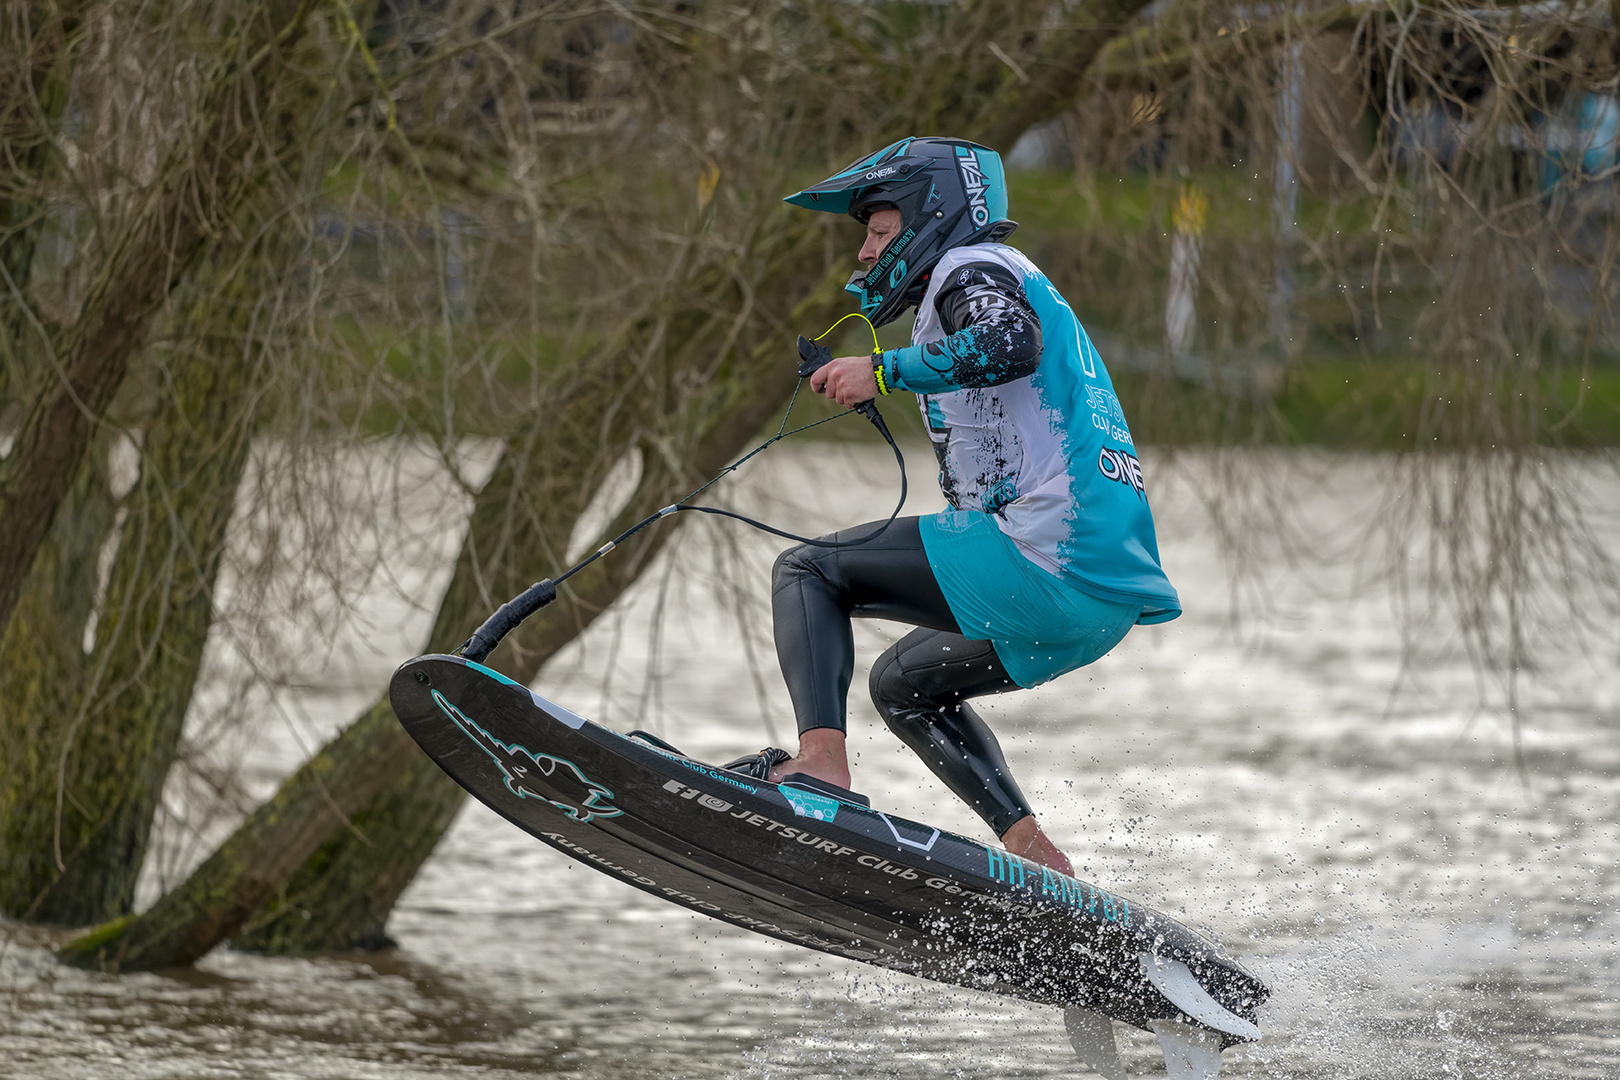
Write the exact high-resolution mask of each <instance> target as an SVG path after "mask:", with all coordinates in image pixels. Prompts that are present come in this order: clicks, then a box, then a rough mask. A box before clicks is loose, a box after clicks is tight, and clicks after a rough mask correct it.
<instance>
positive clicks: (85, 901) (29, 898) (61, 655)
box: [0, 272, 258, 926]
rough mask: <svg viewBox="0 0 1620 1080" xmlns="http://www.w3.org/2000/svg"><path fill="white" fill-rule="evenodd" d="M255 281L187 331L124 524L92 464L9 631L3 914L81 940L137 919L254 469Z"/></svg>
mask: <svg viewBox="0 0 1620 1080" xmlns="http://www.w3.org/2000/svg"><path fill="white" fill-rule="evenodd" d="M257 281H258V279H257V278H256V277H254V276H253V275H250V274H247V273H244V272H235V273H233V275H232V276H231V278H230V279H229V281H228V283H225V284H224V285H223V287H222V289H220V290H219V291H213V290H207V289H205V290H204V293H205V295H204V297H203V298H202V299H200V300H198V301H197V303H196V305H195V307H194V308H193V310H192V311H191V313H190V317H189V318H186V319H183V320H180V321H179V323H178V325H177V326H176V330H177V331H178V332H177V334H176V337H177V338H179V339H180V340H182V341H184V342H185V343H186V349H185V351H184V352H180V353H177V354H174V355H173V356H172V357H171V359H170V361H169V362H168V364H167V365H166V371H165V378H164V380H163V383H164V385H166V386H167V387H168V388H169V394H168V396H167V397H166V398H165V399H164V401H163V402H162V404H161V406H160V407H159V409H158V410H157V413H156V415H155V417H154V419H153V421H152V423H151V426H150V427H149V428H148V430H147V433H146V438H145V439H144V447H143V449H142V453H141V458H142V460H141V468H140V475H139V479H138V481H137V484H136V486H135V488H134V490H133V491H132V492H131V493H130V494H129V496H128V498H127V499H126V500H125V504H124V507H123V511H124V513H123V514H122V515H121V526H120V527H118V528H117V529H116V530H115V529H114V527H113V525H112V523H111V521H110V520H109V519H110V518H111V513H110V504H109V505H101V506H93V505H92V504H94V503H96V502H97V501H98V500H95V499H94V498H92V497H91V496H92V494H93V493H95V492H105V490H106V483H105V481H104V480H102V479H101V474H102V472H103V467H102V464H101V462H100V461H96V460H90V461H87V463H86V466H85V467H84V468H83V469H82V470H81V471H82V473H83V474H84V476H83V478H82V479H81V483H80V487H81V488H85V489H87V494H86V497H85V498H84V499H80V500H74V501H73V502H72V503H70V504H68V505H66V506H64V508H63V511H62V513H60V514H59V515H58V528H57V542H56V543H54V544H53V545H52V546H51V547H50V548H49V549H48V550H47V551H44V552H42V555H41V559H40V560H37V561H38V562H39V565H37V566H36V570H35V575H34V576H33V577H32V578H31V580H30V587H29V590H28V593H27V594H26V596H27V603H26V605H25V606H24V607H21V608H19V609H18V611H17V613H16V617H15V618H14V619H13V620H12V621H11V623H10V625H9V626H8V628H7V632H6V648H7V649H8V654H7V655H8V656H10V657H19V658H23V659H24V660H25V661H26V662H25V663H23V664H17V665H14V664H10V663H8V665H7V666H6V669H5V672H4V674H3V675H0V728H3V729H4V731H5V732H6V738H7V742H8V744H12V745H20V746H21V747H22V748H24V749H25V750H26V755H25V756H24V757H23V758H22V759H21V760H20V761H19V762H17V763H16V764H15V765H14V766H13V767H9V768H8V770H7V773H8V776H7V780H8V782H7V783H6V784H5V786H4V788H3V789H0V867H3V873H0V878H3V881H0V910H4V911H6V912H7V913H8V914H11V915H14V916H17V917H21V918H26V919H31V920H35V921H39V922H50V923H62V924H67V925H75V926H82V925H85V924H88V923H94V922H99V921H101V920H103V919H108V918H112V917H115V916H117V915H121V914H124V913H126V912H128V911H129V910H130V905H131V903H132V900H133V897H134V891H135V880H136V877H137V875H138V874H139V872H140V867H141V863H142V860H143V857H144V855H145V852H146V844H147V838H148V835H149V833H150V831H151V825H152V818H153V815H154V813H155V811H156V807H157V802H158V798H159V796H160V794H161V791H162V788H163V782H164V779H165V777H166V776H167V775H168V772H169V768H170V766H171V765H172V764H173V762H174V759H175V753H176V748H177V746H178V743H179V739H180V731H181V724H182V722H183V720H184V718H185V714H186V709H187V705H188V704H189V703H190V700H191V693H192V687H193V685H194V684H195V682H196V677H197V670H198V666H199V664H200V662H201V659H202V650H203V645H204V643H205V642H206V641H207V638H208V628H209V625H210V624H211V622H212V620H213V589H214V581H215V578H216V577H217V575H218V572H219V564H220V557H221V553H222V551H223V549H224V539H225V528H226V525H227V523H228V522H229V520H230V517H231V513H232V509H233V506H234V495H235V492H236V488H237V485H238V482H239V481H240V478H241V475H242V470H243V467H244V464H245V462H246V460H247V451H248V434H249V429H250V417H251V406H250V404H249V403H250V402H251V401H252V400H253V399H254V395H253V393H252V390H253V387H254V385H255V384H256V383H257V381H258V375H257V371H256V368H257V363H256V362H255V361H253V360H250V359H248V357H249V356H250V355H255V353H254V351H253V350H244V349H243V347H242V337H241V335H242V333H243V332H244V330H245V328H246V326H247V325H248V322H249V318H250V314H249V313H250V311H251V307H252V294H253V292H254V289H255V285H256V283H257ZM99 502H101V503H107V499H106V497H105V495H103V496H102V498H101V499H100V500H99ZM92 510H93V512H91V511H92ZM109 537H110V538H112V539H113V540H114V542H115V543H116V544H117V548H116V554H115V555H114V558H113V560H112V566H111V575H110V577H109V579H108V587H107V592H106V596H105V598H104V600H103V602H102V605H101V615H100V618H99V620H98V623H97V627H96V634H95V647H94V650H93V651H92V652H91V654H90V655H89V656H85V655H84V654H83V650H82V647H81V645H80V638H81V636H82V634H83V632H84V627H85V617H86V616H87V615H88V613H89V599H90V597H91V596H93V594H94V592H95V589H96V583H97V573H96V560H97V555H98V553H99V551H100V550H101V547H102V542H103V540H104V539H105V538H109ZM13 650H14V651H13ZM19 684H20V685H19Z"/></svg>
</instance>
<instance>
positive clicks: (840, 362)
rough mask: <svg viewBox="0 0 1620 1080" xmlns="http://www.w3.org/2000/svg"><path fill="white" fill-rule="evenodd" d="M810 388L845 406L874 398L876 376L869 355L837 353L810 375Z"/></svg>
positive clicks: (875, 394) (852, 405) (876, 389)
mask: <svg viewBox="0 0 1620 1080" xmlns="http://www.w3.org/2000/svg"><path fill="white" fill-rule="evenodd" d="M810 389H812V390H814V391H815V392H816V393H818V394H825V395H826V396H827V397H830V398H832V399H833V400H834V401H836V402H838V404H840V405H842V406H844V407H845V408H853V407H854V406H856V405H859V404H860V403H861V402H863V401H871V400H872V399H873V398H875V397H877V392H878V388H877V376H875V375H873V374H872V358H871V357H870V356H840V357H836V358H835V359H833V360H831V361H829V362H828V363H826V364H823V365H822V366H821V367H820V368H819V369H817V370H816V372H815V373H814V374H812V375H811V376H810Z"/></svg>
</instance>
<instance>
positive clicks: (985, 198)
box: [783, 137, 1018, 326]
mask: <svg viewBox="0 0 1620 1080" xmlns="http://www.w3.org/2000/svg"><path fill="white" fill-rule="evenodd" d="M783 201H784V202H790V203H792V204H794V205H795V206H803V207H805V208H807V209H810V210H825V211H827V212H828V213H832V214H848V215H849V216H850V217H853V218H854V219H855V220H857V221H859V222H860V223H861V224H863V225H864V224H866V221H867V219H868V218H870V217H871V216H872V214H873V212H874V211H875V210H878V209H880V208H883V207H886V206H893V207H895V208H897V209H898V210H899V211H900V232H899V233H898V234H896V236H895V237H894V239H893V240H891V241H889V246H888V247H887V248H885V249H884V250H883V254H881V255H879V256H878V260H877V262H876V263H874V264H873V265H872V267H871V268H870V269H865V270H857V271H856V272H855V273H854V274H853V275H852V276H851V277H850V279H849V284H848V285H845V286H844V289H845V291H847V292H851V293H854V294H855V295H856V296H857V297H859V298H860V302H861V314H863V315H865V316H866V317H867V318H868V319H871V320H872V323H873V325H875V326H882V325H883V324H884V323H887V322H892V321H893V320H894V319H895V318H896V317H897V316H898V315H899V314H900V313H901V312H903V311H905V309H906V308H908V307H910V306H912V305H913V304H915V303H917V302H918V301H919V300H921V299H922V295H923V291H924V290H925V289H926V288H927V282H928V275H929V273H930V272H931V271H932V270H933V269H934V264H935V263H937V262H939V259H940V256H942V255H944V254H945V253H946V252H947V251H949V250H950V249H951V248H955V247H962V246H963V245H966V244H982V243H989V242H993V241H999V240H1001V239H1003V238H1004V237H1006V236H1007V235H1008V234H1009V233H1011V232H1012V231H1013V230H1014V229H1016V228H1018V223H1017V222H1016V221H1010V220H1008V218H1007V179H1006V175H1005V173H1004V172H1003V171H1002V167H1001V155H1000V154H998V153H996V152H995V151H994V150H992V149H990V148H989V147H988V146H980V145H979V144H978V143H972V142H968V141H967V140H966V139H949V138H939V137H926V138H907V139H901V140H900V141H899V142H897V143H895V144H893V145H892V146H886V147H884V148H883V149H882V150H879V151H878V152H877V153H875V154H868V155H866V156H865V157H863V158H861V159H859V160H858V161H856V162H855V163H854V164H852V165H850V166H849V167H848V168H846V169H844V170H843V171H841V172H839V173H836V174H834V175H833V176H829V177H828V178H827V179H825V180H823V181H822V182H821V183H819V184H815V185H813V186H811V187H807V188H805V189H804V190H803V191H801V192H799V193H797V194H795V195H789V196H788V197H787V198H786V199H784V200H783Z"/></svg>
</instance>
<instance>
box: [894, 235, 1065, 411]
mask: <svg viewBox="0 0 1620 1080" xmlns="http://www.w3.org/2000/svg"><path fill="white" fill-rule="evenodd" d="M950 274H951V280H950V281H948V282H946V283H945V284H944V285H943V286H942V287H941V288H940V290H939V292H938V293H937V294H936V295H935V297H934V308H935V310H936V311H938V312H939V320H940V326H941V327H942V328H943V329H944V331H945V336H944V337H943V338H941V339H940V340H939V341H932V342H929V343H928V344H926V345H908V346H907V347H905V348H903V349H893V350H890V351H888V352H885V353H884V354H883V367H884V371H883V374H884V378H885V380H886V381H887V383H888V385H890V386H892V387H894V388H895V389H897V390H910V391H912V392H913V393H918V394H938V393H946V392H949V391H952V390H964V389H967V388H969V387H979V386H1000V385H1001V384H1002V383H1007V382H1012V381H1013V380H1014V379H1021V378H1023V377H1024V376H1026V375H1029V374H1032V373H1033V372H1034V371H1035V369H1036V368H1037V367H1038V366H1039V365H1040V362H1041V322H1040V319H1038V318H1037V317H1036V315H1035V311H1034V309H1033V308H1031V307H1030V305H1029V300H1028V298H1027V297H1025V295H1024V288H1023V285H1022V284H1021V283H1020V282H1019V280H1018V277H1017V275H1015V274H1014V273H1013V272H1012V271H1010V270H1008V269H1007V268H1006V267H1004V266H1002V265H1000V264H999V263H992V262H974V263H967V264H964V265H962V266H958V267H955V268H954V269H952V270H951V271H950Z"/></svg>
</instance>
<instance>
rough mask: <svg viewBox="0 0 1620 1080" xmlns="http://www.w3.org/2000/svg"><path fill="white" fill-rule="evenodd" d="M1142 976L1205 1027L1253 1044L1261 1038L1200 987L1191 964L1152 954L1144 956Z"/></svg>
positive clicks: (1252, 1026)
mask: <svg viewBox="0 0 1620 1080" xmlns="http://www.w3.org/2000/svg"><path fill="white" fill-rule="evenodd" d="M1140 962H1141V965H1142V974H1143V975H1145V976H1147V980H1148V982H1150V983H1152V984H1153V986H1154V988H1155V989H1157V990H1158V991H1159V993H1161V994H1163V995H1164V996H1165V997H1166V998H1168V999H1170V1003H1171V1004H1172V1005H1174V1006H1175V1007H1176V1008H1178V1009H1180V1010H1181V1011H1182V1012H1184V1013H1186V1014H1187V1015H1188V1016H1190V1017H1192V1018H1193V1019H1194V1020H1196V1021H1198V1022H1199V1023H1200V1024H1203V1025H1204V1026H1205V1027H1210V1028H1214V1029H1215V1030H1216V1031H1221V1032H1225V1033H1226V1034H1228V1035H1236V1036H1237V1037H1238V1038H1240V1039H1248V1040H1250V1041H1251V1042H1252V1041H1255V1040H1258V1039H1259V1038H1260V1029H1259V1028H1258V1027H1256V1026H1255V1025H1253V1024H1251V1023H1249V1021H1247V1020H1245V1019H1243V1017H1241V1016H1238V1015H1237V1014H1236V1013H1234V1012H1232V1011H1230V1010H1228V1009H1227V1008H1226V1007H1225V1006H1223V1005H1222V1004H1221V1003H1220V1002H1218V1001H1216V1000H1215V999H1214V998H1212V997H1210V996H1209V991H1208V990H1205V989H1204V988H1203V987H1202V986H1200V985H1199V984H1198V980H1197V979H1195V978H1193V973H1192V971H1191V970H1189V969H1188V967H1187V965H1186V964H1184V963H1182V962H1181V961H1180V960H1160V959H1159V958H1158V957H1156V956H1154V955H1153V954H1152V953H1148V952H1145V953H1143V954H1142V956H1141V961H1140Z"/></svg>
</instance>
